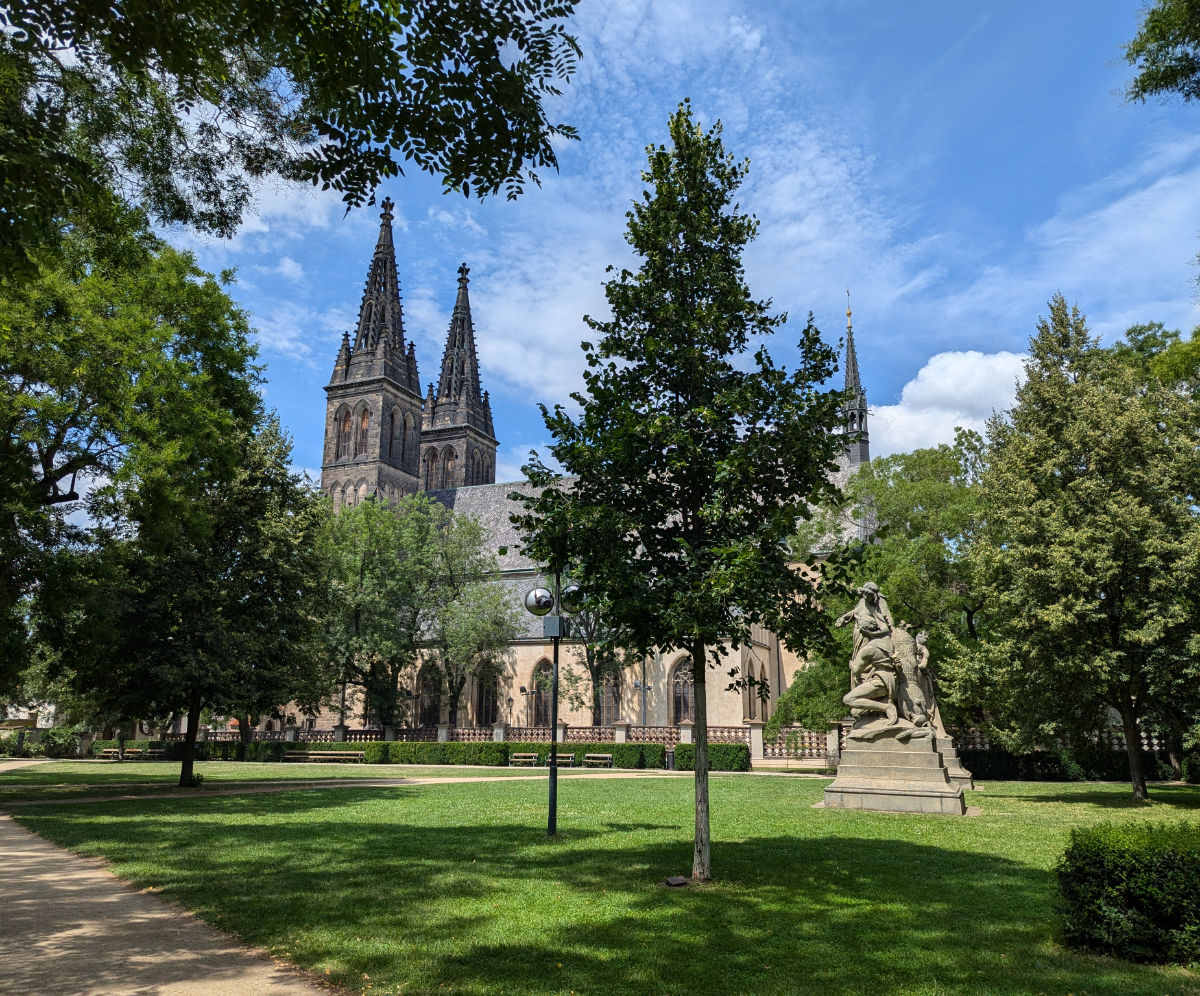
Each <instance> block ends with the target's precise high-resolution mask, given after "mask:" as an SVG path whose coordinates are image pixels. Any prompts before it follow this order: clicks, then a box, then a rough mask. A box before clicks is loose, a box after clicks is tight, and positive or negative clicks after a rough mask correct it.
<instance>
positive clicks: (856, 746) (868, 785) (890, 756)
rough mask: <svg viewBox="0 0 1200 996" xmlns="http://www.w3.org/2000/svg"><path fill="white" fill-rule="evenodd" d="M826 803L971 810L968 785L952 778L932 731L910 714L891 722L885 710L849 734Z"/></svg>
mask: <svg viewBox="0 0 1200 996" xmlns="http://www.w3.org/2000/svg"><path fill="white" fill-rule="evenodd" d="M956 759H957V755H956ZM959 767H960V768H961V767H962V765H961V763H960V764H959ZM968 777H970V776H969V775H968ZM825 806H826V808H828V809H872V810H878V811H880V812H886V813H944V814H950V815H955V816H964V815H966V812H967V806H966V803H965V802H964V800H963V790H962V788H961V787H960V786H959V785H957V784H953V783H952V782H951V780H950V776H949V774H948V773H947V770H946V764H945V762H944V761H943V760H942V755H941V754H940V753H939V752H938V745H937V742H936V740H935V738H934V737H933V735H932V731H931V730H930V729H929V728H928V727H925V728H920V727H915V726H913V725H912V724H911V723H908V722H906V721H904V720H898V721H897V722H895V723H890V724H889V723H888V721H887V719H886V718H885V717H883V716H882V715H879V714H876V715H874V716H872V717H870V718H868V717H863V718H861V719H859V720H858V721H857V722H856V723H855V724H854V726H853V727H852V728H851V730H850V732H849V733H848V734H846V744H845V746H844V747H843V748H842V755H841V762H840V763H839V764H838V773H837V778H836V779H834V781H833V784H831V785H830V786H829V787H828V788H826V789H825Z"/></svg>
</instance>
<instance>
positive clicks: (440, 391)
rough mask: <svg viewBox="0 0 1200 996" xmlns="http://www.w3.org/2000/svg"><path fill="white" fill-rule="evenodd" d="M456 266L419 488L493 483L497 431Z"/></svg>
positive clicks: (463, 271) (428, 406)
mask: <svg viewBox="0 0 1200 996" xmlns="http://www.w3.org/2000/svg"><path fill="white" fill-rule="evenodd" d="M470 272H471V271H470V270H469V269H468V267H467V264H466V263H463V264H462V266H460V267H459V268H458V297H457V298H456V299H455V302H454V313H453V315H451V317H450V330H449V332H448V333H447V335H446V349H445V351H444V352H443V353H442V372H441V375H440V376H439V378H438V385H437V393H436V394H435V393H434V388H433V384H430V385H429V393H428V394H427V395H426V398H425V419H424V422H423V424H422V430H421V488H422V490H424V491H438V490H440V489H442V488H458V487H469V486H470V485H472V484H494V483H495V482H496V445H497V443H496V434H495V430H494V429H493V427H492V406H491V404H490V403H489V402H488V396H487V392H486V391H483V392H481V391H480V389H479V360H478V359H477V357H476V354H475V326H474V324H473V322H472V321H471V300H470V297H469V296H468V294H467V284H469V283H470V281H469V280H468V279H467V274H468V273H470Z"/></svg>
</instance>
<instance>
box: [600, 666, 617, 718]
mask: <svg viewBox="0 0 1200 996" xmlns="http://www.w3.org/2000/svg"><path fill="white" fill-rule="evenodd" d="M620 718H621V686H620V685H619V684H618V683H617V680H616V678H614V677H613V676H612V675H611V674H610V675H608V676H606V677H605V679H604V683H603V686H602V687H601V689H600V725H601V726H612V725H613V723H615V722H617V721H618V720H619V719H620Z"/></svg>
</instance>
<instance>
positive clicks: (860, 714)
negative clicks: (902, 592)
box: [834, 581, 930, 740]
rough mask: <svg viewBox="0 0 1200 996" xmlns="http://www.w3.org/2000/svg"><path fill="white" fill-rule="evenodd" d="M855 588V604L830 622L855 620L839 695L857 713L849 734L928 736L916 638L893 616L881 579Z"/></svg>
mask: <svg viewBox="0 0 1200 996" xmlns="http://www.w3.org/2000/svg"><path fill="white" fill-rule="evenodd" d="M858 594H859V595H860V596H861V597H860V598H859V600H858V604H857V605H855V606H854V608H853V609H851V610H850V611H849V612H846V613H844V614H843V615H841V616H840V617H839V618H838V619H837V621H836V622H835V623H834V625H836V626H839V627H841V626H845V625H847V624H849V623H851V622H852V623H853V624H854V651H853V654H852V656H851V658H850V685H851V687H850V691H849V693H848V694H847V695H846V696H845V697H844V698H843V699H842V701H843V702H844V703H845V704H846V705H847V706H849V707H850V715H851V716H853V717H854V719H855V723H854V726H853V728H852V729H851V731H850V733H849V734H848V735H849V736H850V737H853V738H855V739H860V740H872V739H876V738H879V737H883V736H893V737H896V738H897V739H900V740H908V739H910V738H911V737H914V736H922V737H927V736H929V734H930V730H929V725H928V724H929V719H928V710H927V708H926V706H925V699H924V695H923V693H922V692H921V689H920V685H919V677H918V670H919V664H918V651H917V643H916V641H915V640H914V639H913V638H912V637H911V636H910V635H909V634H908V632H907V631H906V630H904V629H902V628H901V627H898V626H896V624H895V623H894V622H893V620H892V613H891V610H890V609H889V608H888V604H887V599H886V598H884V597H883V595H882V594H881V593H880V590H879V585H877V584H876V583H875V582H874V581H868V582H866V583H865V584H864V585H863V586H862V587H861V588H859V589H858ZM897 643H898V644H899V650H897ZM908 671H911V672H912V673H911V675H909V674H908V673H906V672H908ZM902 710H903V712H902ZM879 714H882V716H881V715H879Z"/></svg>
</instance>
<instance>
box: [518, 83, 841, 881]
mask: <svg viewBox="0 0 1200 996" xmlns="http://www.w3.org/2000/svg"><path fill="white" fill-rule="evenodd" d="M669 130H670V136H671V144H670V146H657V147H654V146H652V147H650V148H649V149H648V150H647V152H648V156H649V165H648V168H647V169H646V171H645V172H644V173H643V174H642V177H643V180H644V182H645V183H646V184H647V185H648V186H649V189H648V190H647V191H646V192H645V193H644V194H643V196H642V199H641V200H640V201H638V202H635V204H634V206H633V208H632V210H631V211H630V212H629V213H628V219H629V224H628V230H627V234H626V241H628V242H629V244H630V245H631V246H632V247H633V249H634V252H635V253H636V254H637V256H638V257H639V259H640V266H639V268H638V270H637V272H636V273H634V272H631V271H629V270H622V271H620V272H619V273H617V274H616V275H615V276H614V277H613V278H612V279H611V280H610V281H609V282H608V284H607V285H606V287H605V294H606V297H607V299H608V303H609V306H610V308H611V311H612V318H611V320H608V321H600V320H597V319H594V318H586V319H585V321H586V322H587V323H588V325H589V327H590V328H592V329H593V330H594V331H595V332H597V333H599V339H598V340H597V342H596V344H595V345H593V344H591V343H584V344H583V348H584V352H585V354H586V358H587V370H586V372H585V374H584V378H585V382H586V385H587V390H586V393H585V394H581V395H576V396H575V400H576V401H577V402H578V403H579V405H580V407H581V411H580V414H579V417H578V419H575V418H572V417H571V415H569V414H568V413H567V412H566V411H565V410H564V409H563V408H561V407H556V408H555V410H554V411H553V412H548V411H546V410H545V409H543V412H544V415H545V419H546V425H547V427H548V429H549V430H550V432H551V433H552V434H553V437H554V444H553V446H552V447H551V452H552V453H553V455H554V457H555V458H556V459H557V460H558V461H559V463H560V464H561V465H562V466H563V467H564V468H565V469H566V472H567V473H568V474H570V475H572V477H573V480H572V481H571V486H570V489H569V490H567V489H564V488H559V487H548V486H547V485H549V484H550V483H551V481H552V477H553V475H550V474H549V473H548V472H547V471H546V470H545V468H544V467H541V466H539V465H538V462H537V461H536V460H535V462H534V464H533V465H531V466H530V468H529V470H528V476H529V479H530V483H531V484H533V485H534V486H535V492H536V493H535V494H532V495H530V496H528V497H527V498H526V499H525V502H526V508H527V510H528V511H527V513H526V515H524V516H518V517H517V520H518V525H519V527H520V528H521V530H522V532H523V533H524V535H525V536H527V537H529V539H530V542H531V544H532V547H533V548H535V549H536V546H537V542H538V541H539V540H541V539H542V538H543V537H544V534H545V533H547V532H548V533H550V534H553V535H557V536H561V537H562V538H563V544H564V546H565V547H566V549H567V550H568V552H569V553H570V555H571V557H572V558H573V559H574V560H575V561H576V562H577V564H578V576H579V577H582V578H584V579H586V589H587V592H588V593H589V597H594V598H597V599H599V600H600V601H601V604H604V605H607V606H608V612H609V613H610V616H611V619H612V621H613V623H614V624H615V625H618V626H620V627H621V628H622V630H623V631H624V632H626V633H627V634H628V638H629V642H630V644H631V646H633V647H634V648H636V649H637V650H638V651H639V652H642V653H647V652H649V651H650V650H651V648H653V647H659V648H661V649H662V650H663V651H664V652H668V651H673V650H677V649H683V650H686V651H687V652H688V653H690V654H691V656H692V660H693V661H694V662H695V667H694V672H695V709H696V715H695V724H696V725H695V736H696V764H695V785H696V807H695V808H696V825H695V829H696V832H695V849H694V858H693V865H692V875H693V878H694V879H695V880H697V881H704V880H707V879H709V878H710V877H711V866H710V854H709V808H708V726H707V698H706V692H705V690H706V670H707V668H706V665H709V666H718V665H720V664H722V663H725V662H726V660H727V659H726V657H725V656H724V654H723V652H722V648H730V649H734V648H737V647H739V646H741V645H742V644H743V643H744V642H745V641H746V640H748V639H749V637H750V629H751V627H752V626H753V625H755V624H761V625H764V626H767V627H768V628H770V629H772V630H774V631H775V632H778V633H780V634H781V635H782V636H783V637H784V639H785V640H786V641H787V642H788V644H789V646H791V647H793V648H797V649H800V648H803V647H804V645H805V643H806V641H807V639H808V638H809V637H811V636H812V635H813V634H814V633H816V632H817V631H819V630H821V629H822V627H821V619H822V610H821V607H820V605H819V603H818V601H817V599H816V598H815V595H814V592H813V590H812V587H811V585H810V583H809V582H808V581H807V580H806V578H805V576H804V575H803V574H801V573H799V572H797V571H795V570H794V569H793V566H792V564H791V563H790V559H791V558H790V556H789V550H788V546H787V542H786V541H787V538H788V537H789V536H790V535H791V534H792V533H793V532H794V531H795V528H796V521H797V519H799V518H804V517H806V516H807V515H808V514H809V507H810V502H814V501H816V500H817V499H819V498H821V497H823V496H824V495H825V494H826V493H828V492H829V491H831V490H832V489H833V485H832V484H831V483H830V475H831V474H832V472H833V469H834V461H835V457H836V454H837V453H838V451H839V450H840V448H841V446H842V440H841V438H840V436H838V435H836V433H835V428H836V427H837V426H838V424H839V423H840V418H841V416H840V413H839V401H840V395H839V393H838V392H836V391H833V390H823V389H821V388H820V386H819V385H820V384H821V383H822V382H823V381H825V380H826V379H827V378H828V377H829V376H830V374H831V373H832V372H833V369H834V365H835V362H836V357H835V354H834V351H833V350H832V349H830V348H829V347H828V346H826V345H825V344H824V343H823V342H822V341H821V339H820V335H819V333H818V332H817V330H816V328H815V327H814V326H813V324H812V320H811V318H810V320H809V323H808V324H807V326H806V327H805V328H804V330H803V331H802V333H801V335H800V342H799V353H800V357H799V359H800V366H799V369H798V370H797V371H795V372H788V371H787V370H785V369H782V368H780V367H777V366H776V365H775V363H774V361H773V360H772V359H771V356H770V355H769V353H768V352H767V350H766V348H765V347H762V346H758V347H757V348H756V349H755V350H754V352H753V354H752V357H749V358H748V357H746V356H745V354H746V352H747V351H748V350H749V349H750V348H751V344H752V342H753V341H754V340H756V339H758V338H759V337H764V336H766V335H769V334H770V333H771V332H772V331H773V330H774V329H775V328H777V327H778V326H779V325H780V324H782V322H783V321H784V318H783V316H774V315H771V314H770V311H769V308H770V303H769V302H766V301H756V300H755V299H754V298H753V297H752V296H751V294H750V291H749V288H748V287H747V286H746V283H745V280H744V273H743V268H742V259H741V255H742V251H743V248H744V247H745V245H746V243H748V242H749V241H750V240H751V239H752V238H753V236H754V234H755V231H756V229H757V222H756V220H755V219H754V218H753V217H750V216H748V215H745V214H742V213H740V212H739V211H738V207H737V205H736V204H735V203H734V201H733V196H734V193H735V191H736V190H737V188H738V186H739V184H740V182H741V180H742V177H743V176H744V175H745V172H746V169H747V166H746V164H745V163H738V162H735V161H734V159H733V158H732V157H731V156H729V155H728V154H727V153H726V152H725V149H724V146H723V145H722V142H721V137H720V125H717V126H715V127H714V128H713V129H711V130H710V131H708V132H705V131H704V130H703V129H702V128H701V127H700V126H699V125H697V123H696V122H695V120H694V119H693V117H692V112H691V108H690V106H689V105H688V104H687V103H684V104H683V105H681V106H680V108H679V110H678V111H677V112H676V113H675V114H674V115H672V117H671V120H670V124H669ZM538 489H540V490H538ZM561 564H562V565H563V566H565V564H566V558H565V557H564V558H563V559H562V561H561ZM551 566H552V567H553V566H554V565H553V564H552V565H551Z"/></svg>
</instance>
